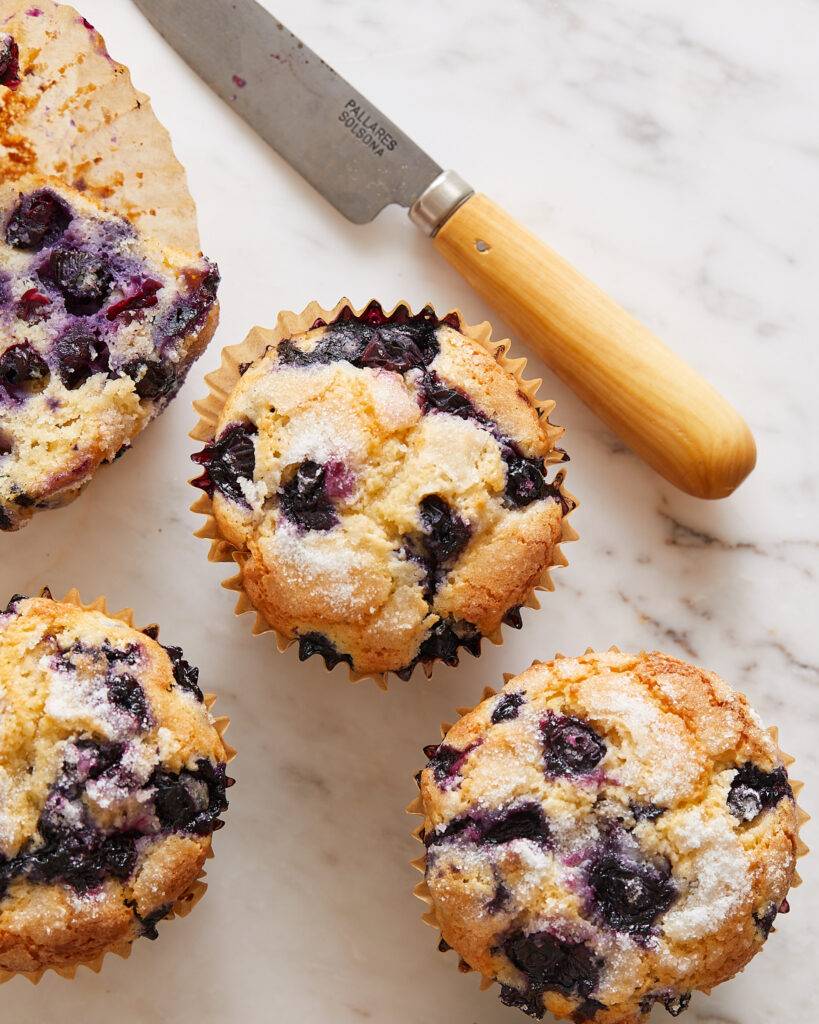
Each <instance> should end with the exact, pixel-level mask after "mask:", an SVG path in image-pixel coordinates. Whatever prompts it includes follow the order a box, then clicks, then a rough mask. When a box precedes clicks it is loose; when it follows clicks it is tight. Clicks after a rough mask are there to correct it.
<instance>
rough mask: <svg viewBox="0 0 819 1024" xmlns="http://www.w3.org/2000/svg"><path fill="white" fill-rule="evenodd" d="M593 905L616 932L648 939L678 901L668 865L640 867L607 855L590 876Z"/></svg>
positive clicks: (614, 854) (643, 865)
mask: <svg viewBox="0 0 819 1024" xmlns="http://www.w3.org/2000/svg"><path fill="white" fill-rule="evenodd" d="M589 886H590V887H591V889H592V893H593V897H592V898H593V902H594V905H595V906H596V907H597V909H598V910H599V911H600V913H601V914H602V915H603V917H604V918H605V919H606V921H607V922H608V924H609V925H611V927H612V928H615V929H616V930H617V931H623V932H631V933H635V934H638V935H646V934H648V933H649V932H650V930H651V927H652V925H653V924H654V922H655V921H656V920H657V918H658V917H660V916H661V915H662V914H664V913H665V912H666V910H668V908H669V907H670V906H671V904H672V903H673V902H674V901H675V900H676V898H677V886H676V885H675V884H674V881H673V879H672V877H671V870H670V867H669V866H668V864H667V863H664V864H662V865H661V866H655V865H652V864H648V863H637V862H636V861H634V860H631V859H626V858H624V857H622V856H619V855H618V854H616V853H606V854H604V855H603V856H602V857H601V858H600V859H599V860H598V861H596V862H595V863H594V865H593V866H592V868H591V870H590V872H589Z"/></svg>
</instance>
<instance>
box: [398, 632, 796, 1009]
mask: <svg viewBox="0 0 819 1024" xmlns="http://www.w3.org/2000/svg"><path fill="white" fill-rule="evenodd" d="M608 650H609V651H611V652H613V653H615V654H620V653H621V651H620V649H619V648H618V647H615V646H614V645H612V646H611V647H609V648H608ZM583 653H584V654H594V653H596V652H595V649H594V648H593V647H587V648H586V650H585V651H584V652H583ZM645 653H646V652H645V651H640V654H645ZM565 657H566V655H564V654H555V656H554V658H553V659H552V660H553V661H561V660H562V659H563V658H565ZM538 664H543V663H542V662H540V661H538V659H537V658H535V659H534V660H533V661H532V663H531V665H529V666H528V667H529V668H532V666H533V665H538ZM521 671H526V669H522V670H521ZM520 674H521V673H520V672H504V673H503V682H504V685H505V684H506V683H508V682H509V680H510V679H514V677H515V676H516V675H520ZM499 692H500V691H499V690H496V689H495V688H494V687H492V686H485V687H484V688H483V692H482V694H481V697H480V700H479V701H478V702H477V703H476V704H473V705H472V706H470V707H456V708H455V714H456V715H457V716H458V718H457V719H456V721H458V720H460V719H461V718H463V717H464V715H468V714H469V713H470V712H471V711H474V710H475V708H476V707H478V705H480V704H482V703H483V702H484V701H485V700H486V699H487V698H489V697H495V696H497V694H498V693H499ZM454 724H455V722H442V723H441V740H442V741H443V740H444V739H446V735H447V733H448V732H449V730H450V729H451V728H452V726H453V725H454ZM765 731H766V732H767V733H768V735H769V736H770V737H771V739H773V741H774V743H775V744H776V748H777V750H778V751H779V756H780V757H781V759H782V763H783V764H784V765H785V767H786V768H789V767H790V766H791V765H792V764H793V763H794V760H795V759H794V758H793V757H791V755H790V754H786V753H785V751H784V750H782V748H781V747H780V746H779V729H778V727H777V726H775V725H772V726H769V727H768V728H767V729H766V730H765ZM421 771H423V769H421ZM421 771H418V772H416V773H415V774H414V775H413V777H412V778H413V781H414V782H420V775H421ZM788 782H789V783H790V786H791V790H792V791H793V798H794V803H795V804H796V828H797V832H796V859H797V860H799V858H800V857H804V856H805V854H807V853H809V852H810V849H809V847H808V846H807V845H806V844H805V842H804V841H803V839H802V838H801V836H800V835H799V832H800V830H801V828H802V826H803V825H804V824H805V823H806V822H808V821H810V815H809V814H808V813H807V812H806V811H804V810H802V808H801V807H800V806H799V803H798V796H799V793H801V791H802V789H803V787H804V785H805V784H804V782H799V781H797V780H796V779H792V778H790V776H788ZM406 813H407V814H411V815H413V816H416V815H417V816H419V817H420V818H421V824H420V825H418V826H416V828H414V829H413V830H412V837H413V839H415V840H417V841H418V842H419V843H421V845H422V846H423V845H424V838H423V835H422V833H423V830H424V823H423V819H424V816H425V815H424V806H423V802H422V800H421V794H420V792H419V793H418V794H417V795H416V796H415V797H413V799H412V800H411V801H410V803H409V806H408V807H407V810H406ZM410 866H411V867H413V868H415V870H416V871H419V872H420V873H421V874H422V875H423V876H424V877H423V878H422V879H421V881H420V882H418V883H417V884H416V885H415V886H414V887H413V890H412V892H413V895H414V896H415V897H416V898H417V899H419V900H420V901H421V902H422V903H425V904H426V906H427V909H426V910H425V911H424V912H423V913H422V914H421V920H422V921H423V922H424V924H426V925H429V926H430V927H431V928H434V929H435V930H436V931H437V932H438V935H439V936H440V938H439V942H438V952H439V953H448V952H450V950H452V951H453V952H454V953H455V954H456V955H457V956H458V964H457V967H458V970H459V971H460V972H461V973H462V974H471V973H475V974H478V975H479V976H480V990H481V991H482V992H484V991H486V989H489V988H491V987H492V986H493V985H494V984H496V983H497V979H496V978H490V977H488V976H487V975H485V974H481V973H480V972H479V971H477V970H476V968H474V967H470V965H469V964H468V963H467V962H466V960H464V959H463V957H462V956H461V955H460V954H459V953H458V951H457V950H454V949H453V947H452V946H450V945H449V943H448V942H447V941H446V939H444V937H443V933H442V932H441V926H440V924H439V923H438V918H437V917H436V915H435V906H434V903H433V900H432V894H431V893H430V891H429V886H428V885H427V882H426V867H427V854H426V847H424V852H423V853H422V854H421V856H420V857H415V858H414V859H413V860H411V861H410ZM801 884H802V879H801V877H800V875H799V872H798V871H796V870H794V873H793V881H792V882H791V885H790V889H795V888H796V887H797V886H800V885H801ZM790 889H789V890H788V891H790ZM775 930H776V929H775V928H772V929H771V931H772V932H773V931H775ZM698 991H700V992H703V993H704V994H705V995H710V994H711V989H698Z"/></svg>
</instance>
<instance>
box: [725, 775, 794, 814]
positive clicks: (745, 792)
mask: <svg viewBox="0 0 819 1024" xmlns="http://www.w3.org/2000/svg"><path fill="white" fill-rule="evenodd" d="M785 797H788V798H789V799H791V800H793V792H792V790H791V787H790V783H789V782H788V773H787V772H786V771H785V769H784V768H783V767H782V766H778V767H776V768H774V770H773V771H772V772H766V771H763V770H762V769H761V768H760V767H759V766H758V765H755V764H753V763H752V762H751V761H746V762H745V764H743V765H742V766H741V767H740V768H739V770H738V771H737V773H736V775H735V776H734V778H733V779H732V780H731V788H730V789H729V791H728V808H729V810H730V811H731V814H733V815H734V816H735V817H737V818H739V820H740V821H753V820H754V819H755V818H757V817H758V816H759V815H760V814H761V813H762V812H763V811H764V810H768V809H770V808H772V807H775V806H776V805H777V804H778V803H779V801H780V800H782V799H783V798H785Z"/></svg>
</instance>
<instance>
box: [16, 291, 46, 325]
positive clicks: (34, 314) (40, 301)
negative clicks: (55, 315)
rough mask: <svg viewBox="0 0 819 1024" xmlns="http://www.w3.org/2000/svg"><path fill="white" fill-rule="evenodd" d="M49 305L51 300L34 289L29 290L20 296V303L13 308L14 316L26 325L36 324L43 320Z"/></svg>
mask: <svg viewBox="0 0 819 1024" xmlns="http://www.w3.org/2000/svg"><path fill="white" fill-rule="evenodd" d="M50 305H51V299H50V298H49V297H48V296H47V295H43V293H42V292H39V291H37V289H36V288H29V289H27V290H26V291H24V292H23V294H22V295H21V296H20V301H19V302H18V303H17V306H16V307H15V310H14V312H15V314H16V315H17V316H18V317H19V318H20V319H21V320H25V321H26V323H30V324H31V323H37V322H38V321H40V320H42V319H44V317H45V316H46V315H47V313H48V310H46V308H45V307H46V306H50Z"/></svg>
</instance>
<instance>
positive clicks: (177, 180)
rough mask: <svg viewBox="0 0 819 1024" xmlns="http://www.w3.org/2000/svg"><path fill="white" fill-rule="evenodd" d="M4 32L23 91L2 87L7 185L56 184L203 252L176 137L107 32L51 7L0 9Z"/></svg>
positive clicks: (44, 0) (0, 174) (1, 177)
mask: <svg viewBox="0 0 819 1024" xmlns="http://www.w3.org/2000/svg"><path fill="white" fill-rule="evenodd" d="M30 11H37V12H39V13H38V14H31V13H28V12H30ZM0 32H8V33H10V34H11V35H12V36H13V37H14V39H15V41H16V43H17V45H18V47H19V50H20V74H19V78H20V84H19V86H17V88H16V89H9V88H6V87H0V181H7V180H11V181H15V180H17V179H18V178H20V177H22V175H23V174H26V173H33V174H39V175H43V176H45V177H48V176H51V175H53V176H55V177H57V178H60V179H61V180H62V181H64V182H65V183H66V184H67V185H71V186H72V187H73V188H75V189H77V191H78V192H85V193H86V195H88V196H89V197H90V198H91V199H94V200H96V201H97V202H98V203H100V205H101V206H104V207H105V208H106V209H108V210H111V211H113V212H114V213H118V214H121V215H122V216H125V217H127V218H128V219H129V220H130V221H132V222H133V223H134V224H135V225H136V226H137V227H138V228H139V230H140V231H142V232H144V233H145V234H147V235H150V236H152V237H153V238H156V239H157V240H159V241H160V242H163V243H164V244H165V245H171V246H175V247H176V248H178V249H187V250H191V251H193V252H198V251H199V232H198V230H197V226H196V207H195V205H194V202H193V199H192V197H191V194H190V192H189V191H188V184H187V178H186V176H185V171H184V168H183V167H182V165H181V164H180V163H179V161H178V160H177V158H176V156H175V154H174V151H173V147H172V145H171V139H170V136H169V135H168V132H167V131H166V130H165V128H163V127H162V125H161V124H160V123H159V121H158V120H157V118H156V115H155V114H154V112H153V110H152V109H151V104H150V101H149V99H148V97H147V96H146V95H145V94H144V93H141V92H138V91H137V90H136V89H135V88H134V86H133V85H132V83H131V76H130V73H129V71H128V68H126V67H125V66H123V65H122V64H118V63H117V62H116V61H114V60H113V59H112V58H111V57H110V56H109V54H108V51H107V49H106V46H105V40H104V39H103V38H102V36H101V35H100V34H99V32H97V31H96V30H95V29H94V28H93V26H91V25H90V24H89V23H88V22H87V21H86V20H85V19H84V18H83V17H82V15H80V14H78V13H77V11H75V10H74V8H73V7H69V6H67V5H65V4H57V3H54V2H53V0H36V3H32V4H28V3H25V2H24V0H0Z"/></svg>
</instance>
